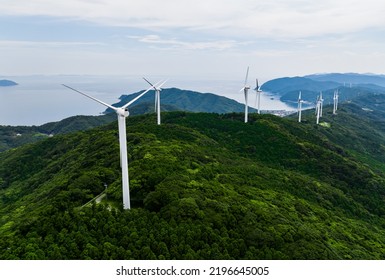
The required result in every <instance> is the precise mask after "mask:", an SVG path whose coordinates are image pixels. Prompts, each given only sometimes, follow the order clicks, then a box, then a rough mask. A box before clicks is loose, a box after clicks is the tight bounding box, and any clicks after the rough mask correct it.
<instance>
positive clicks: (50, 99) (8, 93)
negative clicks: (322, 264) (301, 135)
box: [0, 75, 294, 126]
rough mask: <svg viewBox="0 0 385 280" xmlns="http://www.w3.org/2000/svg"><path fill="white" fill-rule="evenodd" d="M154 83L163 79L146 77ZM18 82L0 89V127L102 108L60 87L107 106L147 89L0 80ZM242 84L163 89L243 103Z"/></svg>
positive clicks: (267, 99)
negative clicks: (86, 95) (214, 95)
mask: <svg viewBox="0 0 385 280" xmlns="http://www.w3.org/2000/svg"><path fill="white" fill-rule="evenodd" d="M149 78H151V80H154V82H157V81H159V80H162V79H165V77H149ZM1 79H9V80H12V81H15V82H17V83H18V84H19V85H17V86H14V87H0V125H28V126H30V125H41V124H44V123H47V122H53V121H60V120H62V119H64V118H67V117H70V116H75V115H98V114H100V113H101V112H103V111H104V110H105V108H104V107H103V106H102V105H100V104H98V103H96V102H92V101H91V100H88V99H86V98H85V97H84V96H81V95H80V94H76V93H75V92H72V91H70V90H68V89H66V88H65V87H63V86H62V85H61V84H67V85H69V86H71V87H74V88H76V89H78V90H81V91H84V92H86V93H89V94H91V95H93V96H94V97H96V98H98V99H101V100H103V101H105V102H107V103H110V104H112V103H116V102H118V101H119V97H120V96H121V95H123V94H131V93H134V92H138V91H140V90H143V89H146V88H147V84H146V83H145V82H144V81H143V80H142V78H141V77H137V76H136V77H130V76H129V77H126V76H70V75H57V76H12V77H10V76H9V77H1ZM242 86H243V84H242V81H230V80H225V81H219V80H204V81H202V80H196V81H188V80H187V79H184V78H171V79H169V80H168V81H167V83H166V84H165V85H164V87H165V88H171V87H176V88H180V89H185V90H193V91H198V92H202V93H206V92H208V93H214V94H217V95H222V96H225V97H228V98H231V99H234V100H236V101H238V102H240V103H242V104H243V103H244V95H243V93H242V92H239V89H240V88H241V87H242ZM251 88H253V86H251ZM249 96H250V97H249V100H250V101H249V103H250V104H249V105H250V106H252V107H254V106H255V92H254V91H253V90H250V91H249ZM261 110H294V108H292V107H289V106H288V105H286V104H285V103H283V102H281V101H280V100H279V98H278V97H274V96H272V95H268V94H266V93H264V94H262V95H261Z"/></svg>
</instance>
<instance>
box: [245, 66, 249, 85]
mask: <svg viewBox="0 0 385 280" xmlns="http://www.w3.org/2000/svg"><path fill="white" fill-rule="evenodd" d="M249 67H250V66H247V71H246V78H245V87H246V84H247V78H248V77H249Z"/></svg>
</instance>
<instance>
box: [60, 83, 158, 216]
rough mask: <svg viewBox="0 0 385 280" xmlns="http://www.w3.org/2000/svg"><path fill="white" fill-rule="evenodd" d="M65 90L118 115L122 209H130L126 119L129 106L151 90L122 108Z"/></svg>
mask: <svg viewBox="0 0 385 280" xmlns="http://www.w3.org/2000/svg"><path fill="white" fill-rule="evenodd" d="M63 86H65V87H66V88H69V89H70V90H73V91H76V92H78V93H80V94H82V95H84V96H86V97H88V98H90V99H92V100H94V101H96V102H98V103H100V104H102V105H104V106H106V107H108V108H110V109H112V110H114V111H115V112H116V114H117V115H118V124H119V146H120V164H121V167H122V189H123V209H130V208H131V206H130V188H129V179H128V158H127V136H126V117H128V115H129V112H128V106H130V105H131V104H132V103H134V102H135V101H136V100H138V99H139V98H141V97H142V96H143V95H144V94H145V93H147V92H148V91H149V90H151V89H152V87H150V88H149V89H147V90H146V91H144V92H142V93H141V94H139V95H138V96H137V97H135V98H134V99H132V100H131V101H130V102H128V103H127V104H126V105H124V106H122V107H115V106H112V105H109V104H107V103H105V102H103V101H100V100H99V99H96V98H94V97H92V96H90V95H88V94H86V93H83V92H81V91H78V90H76V89H74V88H72V87H69V86H67V85H64V84H63Z"/></svg>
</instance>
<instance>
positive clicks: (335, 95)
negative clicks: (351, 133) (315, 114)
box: [333, 89, 338, 115]
mask: <svg viewBox="0 0 385 280" xmlns="http://www.w3.org/2000/svg"><path fill="white" fill-rule="evenodd" d="M333 101H334V106H333V115H335V114H337V107H338V89H337V90H335V91H334V96H333Z"/></svg>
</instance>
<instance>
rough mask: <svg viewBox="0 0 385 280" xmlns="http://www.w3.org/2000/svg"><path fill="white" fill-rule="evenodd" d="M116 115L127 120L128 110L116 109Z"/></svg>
mask: <svg viewBox="0 0 385 280" xmlns="http://www.w3.org/2000/svg"><path fill="white" fill-rule="evenodd" d="M116 114H118V115H119V116H122V117H125V118H127V117H128V116H129V115H130V112H129V111H128V108H123V107H122V108H117V109H116Z"/></svg>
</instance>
